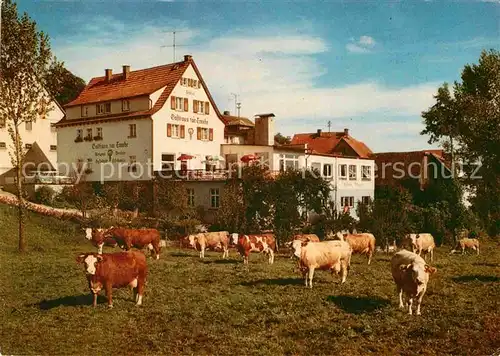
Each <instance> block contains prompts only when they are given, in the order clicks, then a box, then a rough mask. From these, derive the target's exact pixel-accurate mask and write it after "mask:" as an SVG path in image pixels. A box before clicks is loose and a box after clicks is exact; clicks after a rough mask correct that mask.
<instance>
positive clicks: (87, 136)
mask: <svg viewBox="0 0 500 356" xmlns="http://www.w3.org/2000/svg"><path fill="white" fill-rule="evenodd" d="M92 138H93V137H92V129H87V135H86V136H85V140H86V141H91V140H92Z"/></svg>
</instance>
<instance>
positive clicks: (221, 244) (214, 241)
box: [188, 231, 229, 258]
mask: <svg viewBox="0 0 500 356" xmlns="http://www.w3.org/2000/svg"><path fill="white" fill-rule="evenodd" d="M228 235H229V233H228V232H227V231H218V232H204V233H203V232H202V233H199V234H194V235H189V236H188V239H189V245H190V246H191V247H193V248H194V249H196V250H198V249H199V250H200V258H205V249H212V250H222V251H223V252H222V258H226V257H229V236H228Z"/></svg>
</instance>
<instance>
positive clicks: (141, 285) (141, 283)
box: [135, 277, 145, 305]
mask: <svg viewBox="0 0 500 356" xmlns="http://www.w3.org/2000/svg"><path fill="white" fill-rule="evenodd" d="M144 282H145V281H144V279H142V278H140V277H139V280H138V281H137V300H136V303H135V304H136V305H142V296H143V295H144Z"/></svg>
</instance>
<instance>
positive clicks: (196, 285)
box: [0, 205, 500, 356]
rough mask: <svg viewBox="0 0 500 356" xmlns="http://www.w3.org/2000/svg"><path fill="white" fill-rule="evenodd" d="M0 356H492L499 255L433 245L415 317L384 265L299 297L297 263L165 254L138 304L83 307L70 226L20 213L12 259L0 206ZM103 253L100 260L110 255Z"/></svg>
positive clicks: (125, 293)
mask: <svg viewBox="0 0 500 356" xmlns="http://www.w3.org/2000/svg"><path fill="white" fill-rule="evenodd" d="M0 231H1V232H2V235H1V236H2V238H1V239H0V270H1V274H0V303H1V311H0V313H1V314H0V320H1V323H0V353H1V354H4V355H5V354H9V355H10V354H43V355H63V354H64V355H68V354H71V355H83V354H86V355H88V354H99V355H109V354H120V355H121V354H140V355H145V354H168V355H171V354H183V355H184V354H196V355H199V354H217V355H230V354H239V355H249V354H252V355H254V354H261V355H279V354H290V355H298V354H301V355H302V354H304V355H306V354H314V355H334V354H342V355H366V354H378V355H416V354H419V355H468V356H469V355H492V354H493V353H494V351H495V350H498V349H500V254H499V246H498V244H497V243H493V242H489V243H483V246H482V254H481V255H480V256H475V255H471V254H469V255H466V256H463V257H462V256H459V255H449V254H448V252H449V248H447V247H442V248H439V249H438V251H437V253H436V261H435V263H434V264H433V265H434V266H435V267H437V269H438V272H437V274H436V275H434V276H433V278H431V281H430V285H429V287H428V292H427V295H426V296H425V298H424V302H423V305H422V314H423V315H422V316H420V317H418V316H409V315H407V314H406V313H405V312H403V311H402V310H399V309H398V308H397V296H396V293H395V287H394V283H393V281H392V277H391V274H390V270H389V259H390V257H389V256H387V255H385V254H378V255H377V256H376V258H375V260H374V262H372V265H371V266H367V265H366V260H365V259H364V258H361V257H359V256H356V257H355V258H354V263H353V265H352V268H351V272H350V275H349V277H348V279H347V282H346V283H345V284H344V285H339V284H337V282H338V279H337V278H333V277H331V276H330V275H329V274H328V273H326V272H322V271H319V272H317V273H316V276H315V282H316V283H315V286H314V289H313V290H309V289H306V288H305V287H304V286H303V282H302V280H301V279H299V276H298V274H297V272H295V271H294V264H293V263H292V261H291V260H289V259H287V258H285V257H284V256H278V257H277V258H276V260H275V264H274V265H268V264H267V263H265V260H266V259H265V257H264V256H259V255H251V257H250V268H249V271H246V270H245V268H244V267H243V265H242V263H241V260H240V258H239V257H237V255H236V252H235V251H234V250H233V251H231V252H230V259H229V260H227V261H222V260H220V259H219V257H220V254H216V253H209V254H208V257H206V258H205V260H204V261H200V260H199V258H198V255H197V253H196V252H195V251H190V250H178V249H167V250H166V251H165V250H164V251H163V253H162V256H161V259H160V260H159V261H154V260H152V259H148V263H149V269H150V273H149V278H148V284H147V286H146V294H145V298H144V305H143V306H142V307H136V306H135V305H134V304H133V302H132V292H131V291H130V290H129V289H120V290H115V291H114V294H113V296H114V308H113V309H108V308H107V306H106V304H105V299H104V297H102V298H100V304H99V305H98V307H97V308H92V307H91V305H90V303H91V297H90V294H89V291H88V289H87V283H86V280H85V277H84V272H83V267H82V266H80V265H77V264H76V262H75V257H76V256H77V255H78V254H79V253H80V252H86V251H95V248H94V247H93V246H91V245H90V243H89V242H88V241H86V240H84V236H83V232H82V231H78V229H77V227H76V226H75V225H71V224H69V223H65V222H62V221H57V220H53V219H49V218H46V217H40V216H36V215H30V216H29V222H28V226H27V236H28V247H29V252H28V253H26V254H25V255H22V256H20V255H19V254H18V253H17V252H16V246H17V245H16V235H15V220H14V210H13V209H12V208H8V207H6V206H2V205H0ZM110 251H111V249H108V250H106V251H105V252H110Z"/></svg>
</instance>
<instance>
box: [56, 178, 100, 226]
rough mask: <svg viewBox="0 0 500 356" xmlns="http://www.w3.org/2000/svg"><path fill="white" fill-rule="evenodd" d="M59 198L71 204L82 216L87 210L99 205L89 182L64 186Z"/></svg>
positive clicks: (84, 215) (85, 214)
mask: <svg viewBox="0 0 500 356" xmlns="http://www.w3.org/2000/svg"><path fill="white" fill-rule="evenodd" d="M60 195H61V197H60V199H61V200H63V201H65V202H67V203H69V204H71V205H73V206H74V207H75V208H76V209H78V210H79V211H80V212H81V213H82V216H83V217H84V218H85V217H86V216H87V211H88V210H90V209H92V208H95V207H97V206H98V205H99V203H100V200H99V198H98V197H97V196H96V195H95V194H94V189H93V188H92V184H91V183H87V182H79V183H77V184H74V185H71V186H65V187H64V188H63V190H62V191H61V193H60Z"/></svg>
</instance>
